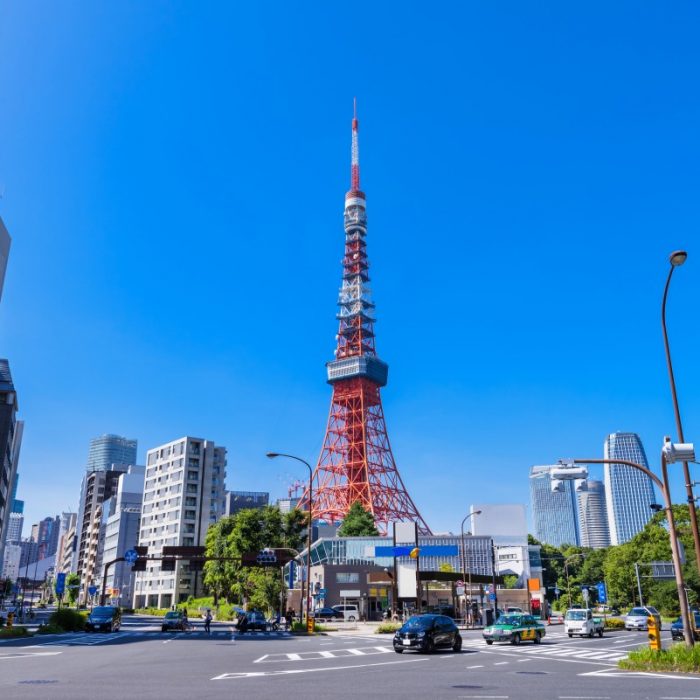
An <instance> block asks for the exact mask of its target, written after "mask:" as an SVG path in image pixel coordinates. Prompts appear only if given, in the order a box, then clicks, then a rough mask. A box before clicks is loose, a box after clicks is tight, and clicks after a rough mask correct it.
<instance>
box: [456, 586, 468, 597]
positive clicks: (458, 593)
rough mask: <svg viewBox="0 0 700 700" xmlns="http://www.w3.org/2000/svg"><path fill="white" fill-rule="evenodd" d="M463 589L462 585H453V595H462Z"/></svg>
mask: <svg viewBox="0 0 700 700" xmlns="http://www.w3.org/2000/svg"><path fill="white" fill-rule="evenodd" d="M465 590H466V589H465V588H464V586H455V595H464V592H465Z"/></svg>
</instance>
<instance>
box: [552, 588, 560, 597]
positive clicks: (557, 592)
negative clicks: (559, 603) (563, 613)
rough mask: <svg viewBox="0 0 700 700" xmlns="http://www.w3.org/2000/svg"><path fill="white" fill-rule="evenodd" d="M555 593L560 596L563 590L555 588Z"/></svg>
mask: <svg viewBox="0 0 700 700" xmlns="http://www.w3.org/2000/svg"><path fill="white" fill-rule="evenodd" d="M554 595H555V596H556V597H557V598H558V597H559V596H560V595H561V591H560V590H559V589H558V588H555V589H554Z"/></svg>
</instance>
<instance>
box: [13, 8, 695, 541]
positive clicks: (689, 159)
mask: <svg viewBox="0 0 700 700" xmlns="http://www.w3.org/2000/svg"><path fill="white" fill-rule="evenodd" d="M353 14H354V15H355V17H358V18H359V17H361V18H362V22H361V23H358V22H357V21H356V20H354V19H353ZM699 21H700V7H698V6H697V5H696V4H694V3H690V2H679V3H675V4H674V6H673V8H672V9H668V6H666V5H664V4H662V3H646V4H644V5H639V4H638V3H633V2H631V1H628V2H627V1H622V2H619V3H615V4H614V5H610V4H606V3H601V2H593V3H588V4H587V5H586V6H566V5H560V4H555V3H545V4H544V5H537V6H534V5H532V4H525V5H523V4H522V3H516V2H503V3H498V4H490V3H483V2H481V3H479V2H473V3H448V4H447V5H445V6H443V7H442V9H441V10H440V11H438V10H435V9H430V8H427V7H426V6H425V4H424V3H422V4H419V3H415V2H403V3H401V4H400V5H399V4H398V3H397V4H394V3H389V4H382V6H381V7H377V6H376V5H375V4H372V3H366V2H362V1H359V2H357V3H355V4H354V5H353V13H348V8H347V7H345V6H337V7H334V6H329V5H322V4H321V5H318V6H315V7H314V8H313V11H308V10H305V9H300V8H298V7H292V6H289V5H287V4H284V3H277V2H273V3H271V4H269V3H268V4H266V5H265V6H259V7H258V6H256V5H255V4H248V5H236V6H233V5H230V4H228V3H216V2H213V3H207V4H205V5H204V6H194V5H192V4H191V3H186V2H177V1H175V0H173V2H169V3H167V4H164V3H147V4H136V3H114V4H92V5H90V4H82V5H80V6H79V5H70V4H68V5H65V4H62V5H60V6H57V5H54V4H52V3H49V2H45V1H44V2H38V3H33V4H32V5H31V6H29V5H26V4H18V3H8V2H5V3H2V2H0V46H2V52H3V60H2V61H0V86H2V87H1V88H0V90H1V91H2V92H1V93H0V94H1V95H2V97H3V100H2V102H3V109H2V110H0V153H2V159H0V191H3V190H4V196H3V198H2V199H0V216H2V219H3V221H4V223H5V225H6V226H7V229H8V231H9V234H10V236H11V237H12V249H11V252H10V256H9V263H8V267H7V275H6V280H5V288H4V292H3V296H2V302H1V303H0V342H1V344H2V351H1V352H0V357H7V358H9V361H10V364H11V366H12V374H13V379H14V381H15V385H16V388H17V392H18V401H19V409H20V410H19V413H18V417H19V418H21V419H22V420H24V421H25V422H26V425H25V431H24V440H23V446H22V454H21V457H20V462H19V472H20V473H21V481H20V486H19V492H18V498H20V499H22V500H24V501H25V504H26V507H25V523H26V526H25V534H27V528H29V527H30V526H31V524H32V523H34V522H38V521H39V520H41V519H42V518H44V517H46V516H49V515H56V514H58V513H61V512H64V511H68V510H73V511H75V510H76V509H77V505H78V497H79V493H80V482H81V479H82V476H83V473H84V470H85V466H86V463H87V457H88V448H89V443H90V440H91V439H93V438H95V437H97V436H100V435H103V434H105V433H116V434H118V435H124V436H128V437H129V438H133V439H136V440H138V454H137V461H138V462H139V463H140V464H143V463H144V459H145V454H146V451H147V450H148V449H151V448H153V447H155V446H157V445H161V444H164V443H167V442H170V441H172V440H176V439H178V438H181V437H183V436H186V435H190V436H196V437H206V438H208V439H212V440H214V441H215V442H216V444H217V445H223V446H225V447H226V448H227V450H228V462H229V466H228V469H227V471H228V474H229V476H228V479H227V487H228V488H229V489H232V490H245V491H269V492H270V496H271V499H272V500H274V499H275V498H276V497H278V496H286V490H287V485H288V483H289V482H291V481H293V480H294V479H303V478H305V474H304V472H302V471H299V470H296V469H295V466H294V465H293V464H292V463H282V462H281V461H279V460H278V461H275V462H272V461H270V460H267V459H266V458H265V453H266V452H268V451H284V452H289V453H293V454H297V455H299V456H300V457H303V458H305V459H307V460H308V461H310V462H311V463H315V462H316V460H317V458H318V455H319V451H320V448H321V442H322V439H323V435H324V429H325V425H326V420H327V411H328V405H329V400H330V395H331V389H330V387H329V386H328V385H327V384H326V382H325V362H327V361H328V360H330V359H332V357H333V354H332V353H333V348H334V336H335V333H336V332H337V322H336V319H335V313H336V298H337V289H338V286H339V285H340V274H341V267H340V263H339V261H340V258H341V256H342V252H343V240H344V239H343V236H344V233H343V219H342V214H343V196H344V193H345V191H346V190H347V189H348V185H349V174H350V119H351V117H352V101H353V97H355V96H356V97H357V99H358V112H359V117H360V121H361V144H360V157H361V161H362V178H363V189H364V190H365V192H366V193H367V212H368V218H369V229H368V238H367V242H368V255H369V259H370V262H371V264H372V267H371V276H372V291H373V297H374V301H375V302H376V304H377V311H376V315H377V319H378V322H377V324H376V332H377V350H378V354H379V356H380V357H381V358H382V359H383V360H385V361H386V362H387V363H388V364H389V381H388V385H387V387H386V388H385V389H384V390H383V391H382V401H383V406H384V412H385V415H386V420H387V427H388V432H389V435H390V437H391V444H392V449H393V452H394V456H395V458H396V463H397V466H398V469H399V471H400V473H401V475H402V477H403V479H404V481H405V483H406V487H407V489H408V491H409V493H410V495H411V497H412V498H413V500H414V501H415V503H416V506H417V507H418V508H419V509H420V511H421V514H422V515H423V517H424V518H425V519H426V521H427V522H428V524H429V525H430V526H431V527H432V529H433V530H435V531H446V530H452V531H458V530H459V524H460V522H461V520H462V518H463V517H464V515H465V514H466V513H467V512H468V504H469V503H472V502H476V501H478V502H480V503H489V502H490V503H528V502H529V496H528V472H529V468H530V467H531V466H532V465H536V464H551V463H553V462H555V461H556V460H557V459H558V458H560V457H583V458H585V457H601V456H602V453H603V442H604V440H605V437H606V436H607V435H608V434H610V433H613V432H616V431H630V432H635V433H638V434H639V435H640V436H641V438H642V440H643V442H644V445H645V448H646V452H647V455H648V457H649V460H650V464H651V466H652V468H654V469H658V455H659V452H660V448H661V445H662V441H663V436H664V435H665V434H669V435H671V436H675V428H674V421H673V413H672V406H671V400H670V394H669V389H668V379H667V375H666V367H665V362H664V355H663V345H662V338H661V329H660V303H661V293H662V291H663V284H664V282H665V277H666V273H667V269H668V267H667V266H668V263H667V257H668V254H669V253H670V252H671V251H672V250H674V249H676V248H686V249H687V250H688V252H689V257H688V261H687V263H686V264H685V265H684V266H683V267H682V268H681V269H680V270H678V272H677V273H676V274H675V275H674V280H673V284H672V289H671V293H670V298H669V307H668V322H669V332H670V338H671V345H672V349H673V353H674V360H675V368H676V374H677V381H678V390H679V398H680V403H681V410H682V413H683V419H684V425H685V432H686V438H687V439H688V440H696V441H698V442H700V437H699V436H698V435H695V434H694V430H693V427H694V426H695V425H698V424H700V391H699V389H700V365H698V363H697V360H696V354H697V353H696V348H697V347H698V342H699V341H700V328H699V327H698V324H697V322H696V316H697V312H696V307H697V299H698V298H700V275H699V274H698V270H699V269H700V249H697V250H696V249H695V248H694V247H693V245H694V243H695V241H696V240H698V230H700V214H699V212H698V206H697V201H698V192H699V191H700V171H699V170H698V168H697V163H698V162H700V152H699V151H700V137H699V136H700V130H699V129H698V124H700V94H698V92H697V90H694V89H693V86H694V85H695V83H696V76H697V74H698V69H699V68H700V60H699V59H700V48H699V47H698V44H697V38H696V30H695V28H696V27H697V26H698V22H699ZM195 388H196V389H195ZM195 391H196V396H197V400H196V401H192V396H193V394H194V392H195ZM679 472H680V470H679V469H675V468H674V476H673V484H672V487H673V496H674V499H675V500H676V501H677V502H683V501H684V492H683V489H682V478H680V477H679ZM591 478H595V479H600V478H602V470H600V472H598V471H596V470H591ZM477 494H478V495H477Z"/></svg>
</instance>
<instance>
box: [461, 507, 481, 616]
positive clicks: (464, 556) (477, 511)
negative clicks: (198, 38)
mask: <svg viewBox="0 0 700 700" xmlns="http://www.w3.org/2000/svg"><path fill="white" fill-rule="evenodd" d="M474 515H481V511H480V510H473V511H472V512H471V513H468V514H467V515H465V516H464V519H463V520H462V581H464V579H465V578H466V577H467V573H466V570H467V564H466V560H467V551H466V548H465V546H464V523H465V522H466V521H467V518H471V517H472V516H474ZM471 594H472V567H471V556H470V557H469V598H471ZM464 600H465V606H466V605H469V599H468V598H467V596H465V597H464ZM464 612H465V617H466V612H467V611H466V608H465V611H464Z"/></svg>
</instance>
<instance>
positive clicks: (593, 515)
mask: <svg viewBox="0 0 700 700" xmlns="http://www.w3.org/2000/svg"><path fill="white" fill-rule="evenodd" d="M578 522H579V530H580V532H581V546H582V547H592V548H593V549H602V548H603V547H609V546H610V528H609V527H608V514H607V510H606V507H605V487H604V486H603V482H602V481H596V480H595V479H589V480H588V481H587V482H586V490H585V491H580V492H579V493H578Z"/></svg>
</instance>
